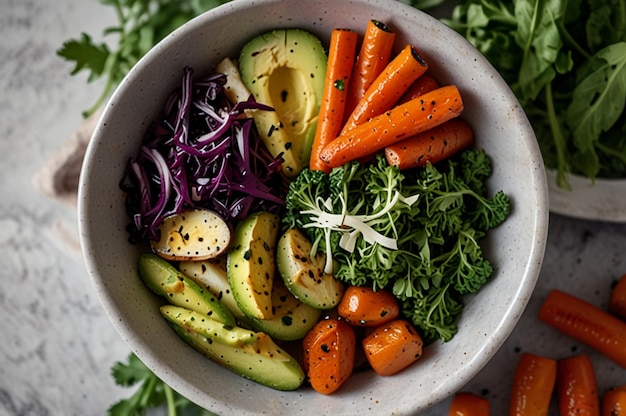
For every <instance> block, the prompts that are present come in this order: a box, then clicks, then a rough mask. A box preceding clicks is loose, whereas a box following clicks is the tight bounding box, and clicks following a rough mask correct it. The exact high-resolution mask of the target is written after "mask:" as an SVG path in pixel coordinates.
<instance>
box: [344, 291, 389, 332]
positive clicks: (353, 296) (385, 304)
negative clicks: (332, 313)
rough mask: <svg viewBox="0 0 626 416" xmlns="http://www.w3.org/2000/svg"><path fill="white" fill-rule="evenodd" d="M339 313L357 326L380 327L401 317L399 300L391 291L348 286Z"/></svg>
mask: <svg viewBox="0 0 626 416" xmlns="http://www.w3.org/2000/svg"><path fill="white" fill-rule="evenodd" d="M337 313H338V314H339V316H341V317H342V318H344V319H345V320H346V321H347V322H348V323H349V324H352V325H355V326H367V327H371V326H378V325H382V324H384V323H387V322H389V321H392V320H394V319H396V318H397V317H398V315H400V306H399V305H398V300H397V298H396V297H395V296H394V295H393V294H392V293H391V292H389V291H387V290H384V289H380V290H376V291H375V290H374V289H372V288H371V287H368V286H348V288H347V289H346V290H345V292H344V294H343V297H342V298H341V301H340V302H339V305H338V306H337Z"/></svg>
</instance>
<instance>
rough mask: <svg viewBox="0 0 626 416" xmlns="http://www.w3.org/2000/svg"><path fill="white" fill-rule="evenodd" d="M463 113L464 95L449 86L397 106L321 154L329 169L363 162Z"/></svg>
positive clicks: (337, 139)
mask: <svg viewBox="0 0 626 416" xmlns="http://www.w3.org/2000/svg"><path fill="white" fill-rule="evenodd" d="M462 111H463V100H462V98H461V93H460V92H459V90H458V89H457V87H456V86H454V85H447V86H445V87H441V88H438V89H436V90H434V91H431V92H429V93H426V94H424V95H423V96H421V97H418V98H415V99H413V100H411V101H408V102H406V103H404V104H401V105H398V106H396V107H394V108H392V109H391V110H389V111H386V112H385V113H383V114H381V115H378V116H376V117H374V118H372V119H371V120H369V121H367V122H365V123H363V124H360V125H358V126H357V127H355V128H354V129H352V130H350V131H349V132H348V133H346V134H345V135H344V134H342V135H341V136H339V137H337V138H336V139H335V140H333V141H331V142H330V143H329V144H328V145H326V147H324V149H322V152H321V153H320V158H321V159H322V160H323V161H324V162H325V163H327V164H328V166H329V167H330V168H333V167H337V166H341V165H343V164H345V163H347V162H349V161H351V160H357V159H361V158H363V157H365V156H368V155H371V154H373V153H376V152H378V151H379V150H381V149H383V148H385V147H387V146H390V145H392V144H394V143H397V142H399V141H400V140H403V139H406V138H408V137H411V136H414V135H416V134H418V133H421V132H423V131H426V130H429V129H432V128H433V127H436V126H438V125H440V124H442V123H445V122H446V121H448V120H450V119H452V118H454V117H457V116H458V115H459V114H461V112H462Z"/></svg>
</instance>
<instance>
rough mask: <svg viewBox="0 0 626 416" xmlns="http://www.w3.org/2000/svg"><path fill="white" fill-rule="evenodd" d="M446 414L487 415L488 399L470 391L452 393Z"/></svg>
mask: <svg viewBox="0 0 626 416" xmlns="http://www.w3.org/2000/svg"><path fill="white" fill-rule="evenodd" d="M448 416H489V400H487V399H485V398H484V397H480V396H477V395H476V394H473V393H470V392H459V393H457V394H455V395H454V398H453V399H452V403H451V404H450V410H449V412H448Z"/></svg>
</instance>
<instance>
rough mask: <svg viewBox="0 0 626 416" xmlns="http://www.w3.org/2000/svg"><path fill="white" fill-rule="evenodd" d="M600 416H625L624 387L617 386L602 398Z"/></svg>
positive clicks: (625, 397) (625, 388)
mask: <svg viewBox="0 0 626 416" xmlns="http://www.w3.org/2000/svg"><path fill="white" fill-rule="evenodd" d="M601 414H602V416H626V385H622V386H617V387H614V388H612V389H610V390H608V391H607V392H606V393H604V396H602V413H601Z"/></svg>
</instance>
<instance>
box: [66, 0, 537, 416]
mask: <svg viewBox="0 0 626 416" xmlns="http://www.w3.org/2000/svg"><path fill="white" fill-rule="evenodd" d="M290 10H291V11H290ZM261 15H263V16H266V18H265V19H264V22H266V21H268V22H269V21H271V22H272V23H271V27H272V28H273V27H296V26H297V27H305V28H308V29H310V30H311V31H313V32H316V33H318V34H320V37H322V38H323V40H325V41H327V38H326V39H324V36H327V35H328V32H327V31H321V29H322V27H324V25H328V27H331V26H332V27H337V26H343V27H346V26H351V27H354V28H355V29H357V30H360V31H362V30H363V28H364V22H365V21H367V20H368V19H369V18H375V19H378V20H382V21H385V22H386V23H388V24H389V25H391V26H392V27H399V28H401V29H400V30H399V31H400V32H402V33H403V35H402V36H399V37H398V42H402V40H403V39H404V37H412V38H414V39H415V42H416V43H418V45H417V46H418V47H420V48H421V49H422V50H423V51H424V53H425V55H426V56H430V57H431V61H430V63H431V67H432V68H433V69H435V70H436V71H437V74H438V75H439V76H440V81H442V82H444V83H445V82H448V81H449V80H452V79H454V80H455V81H458V83H457V82H455V83H457V84H458V85H460V87H461V90H462V94H464V97H465V101H466V112H465V114H467V115H468V117H469V116H472V117H473V115H474V114H481V112H487V111H493V112H494V113H493V116H489V117H486V118H484V117H483V118H481V119H480V120H481V121H480V123H478V122H476V124H477V125H476V130H477V137H478V139H477V143H478V145H479V146H483V145H484V147H485V148H486V149H487V150H488V152H490V155H492V156H493V159H494V173H493V177H492V179H491V180H490V183H489V185H490V188H492V189H503V190H504V191H505V192H506V193H508V194H509V195H510V196H511V197H512V212H511V215H510V217H509V219H508V220H507V222H505V224H503V225H502V226H501V227H499V228H498V229H496V230H493V231H492V232H491V233H490V236H489V238H488V239H487V240H486V242H485V247H484V250H485V253H486V255H487V257H488V258H489V259H490V261H492V263H493V264H494V266H495V268H496V272H495V273H494V276H493V278H492V279H491V280H490V282H489V283H488V284H487V285H486V286H485V287H484V288H483V289H482V290H481V292H480V293H479V294H478V295H476V296H471V297H468V298H467V299H466V306H465V311H464V313H463V314H462V316H461V318H460V320H459V322H458V324H459V333H458V334H457V336H456V337H455V338H454V339H453V340H452V341H450V342H449V343H445V344H440V343H436V344H433V345H431V346H429V347H428V348H426V349H425V351H424V355H423V357H422V358H421V361H420V362H419V363H418V364H416V365H415V366H412V367H411V368H410V369H407V370H406V371H403V372H401V373H400V374H397V375H395V376H393V377H387V378H382V377H378V376H376V375H374V374H373V373H371V372H365V373H360V375H355V376H354V377H352V378H351V379H350V380H349V381H348V382H347V383H346V384H345V385H344V386H342V389H341V390H340V391H339V392H337V393H336V394H334V395H332V396H324V395H320V394H317V393H315V392H313V391H311V390H310V389H307V388H305V389H301V390H298V391H295V392H278V391H275V390H272V389H268V388H265V387H263V386H259V385H257V384H255V383H253V382H250V381H248V380H245V379H243V378H241V377H238V376H235V375H233V374H232V373H230V372H229V371H228V370H225V369H223V368H221V367H219V366H218V365H216V364H215V363H212V362H210V361H209V360H206V359H204V358H203V357H200V356H199V354H197V353H196V352H195V351H192V350H191V349H190V348H189V347H187V346H186V345H185V344H183V342H182V341H181V340H180V339H178V338H177V337H176V336H175V335H174V334H173V332H172V331H171V330H170V329H169V328H168V327H167V324H165V323H164V322H163V319H162V318H160V316H159V314H158V305H159V304H160V301H159V300H157V299H156V297H155V296H153V295H152V294H150V293H148V291H147V290H146V288H145V287H143V286H142V284H141V282H140V281H139V279H138V277H137V272H136V263H135V262H134V261H136V258H137V256H138V253H139V251H140V248H137V247H130V246H129V245H126V244H125V231H124V228H125V221H126V218H125V217H124V210H123V199H122V196H121V193H120V192H119V189H118V188H117V184H118V182H119V180H120V179H121V178H118V177H116V175H111V172H116V173H120V174H121V172H122V169H123V167H124V166H125V163H126V158H127V157H128V156H130V154H132V153H133V152H132V151H131V149H135V151H136V149H137V148H138V140H139V139H138V137H140V132H141V131H143V129H145V128H146V125H147V123H149V121H150V120H151V118H153V117H154V116H155V115H156V112H158V110H159V109H160V108H161V106H162V102H163V100H164V95H166V93H164V92H163V91H165V90H167V89H169V88H171V87H173V86H177V83H178V81H177V80H178V79H180V78H179V77H180V73H179V72H178V71H173V70H169V67H170V66H171V65H174V64H176V65H179V66H180V67H181V68H182V65H184V64H185V63H188V62H193V61H194V60H196V61H197V59H199V58H198V57H197V56H195V52H198V48H204V49H201V50H205V49H206V50H209V51H212V52H213V55H212V58H211V59H212V60H213V63H214V62H216V61H217V60H219V59H220V54H222V55H229V54H232V53H234V51H235V50H237V49H238V47H240V46H241V45H239V46H238V47H235V46H231V48H230V51H225V50H220V49H219V46H217V47H216V46H215V45H213V44H212V42H213V40H214V39H215V38H217V35H218V34H221V33H229V36H230V35H232V36H234V37H236V36H239V38H240V39H239V41H241V40H243V38H244V37H248V38H249V36H250V34H252V33H253V32H254V31H251V30H249V28H248V29H246V28H247V26H246V22H247V20H246V19H250V21H252V19H253V18H255V19H256V20H258V16H261ZM268 15H269V16H270V17H267V16H268ZM228 16H231V17H234V19H235V20H236V24H234V23H232V22H231V26H229V31H227V30H226V27H225V26H224V27H222V26H223V25H225V24H226V23H225V20H224V19H227V17H228ZM254 16H256V17H254ZM256 20H255V21H256ZM261 24H262V25H265V27H266V28H270V26H268V23H261ZM220 30H221V31H220ZM246 30H247V31H246ZM259 30H261V28H256V29H255V31H256V32H257V33H258V31H259ZM320 31H321V32H320ZM192 32H193V33H204V34H205V36H206V33H210V34H213V35H215V37H211V38H210V41H209V40H207V39H205V40H207V42H206V44H203V45H201V46H197V45H195V44H194V45H192V44H191V42H187V43H185V40H186V39H187V38H188V37H189V36H191V35H190V34H191V33H192ZM243 32H245V36H244V33H243ZM423 37H431V38H432V41H430V42H422V43H421V44H419V42H418V39H422V38H423ZM444 43H445V45H446V47H445V48H444V49H443V50H442V49H438V47H437V45H441V44H444ZM447 65H450V66H454V67H458V68H459V69H462V70H460V71H458V72H456V73H451V72H450V70H449V69H447ZM168 71H169V72H168ZM157 73H158V74H159V76H152V77H151V76H150V75H153V74H157ZM181 73H182V72H181ZM157 80H158V82H157ZM491 87H495V89H494V90H491ZM158 91H161V93H157V92H158ZM485 91H493V94H491V95H489V96H485ZM138 108H140V109H141V111H139V110H138ZM145 108H150V110H145ZM483 138H484V140H483ZM78 204H79V205H78V206H79V208H78V209H79V231H80V238H81V244H82V248H83V253H84V256H85V262H86V265H87V270H88V272H89V275H90V277H91V279H92V281H93V283H94V287H95V290H96V292H97V294H98V296H99V298H100V300H101V303H102V305H103V308H104V309H105V311H106V312H107V314H108V315H109V317H110V319H111V321H112V323H113V324H114V326H115V327H116V329H117V330H118V332H119V333H120V335H121V336H122V338H123V339H124V340H125V341H126V342H127V343H128V344H129V346H130V348H131V349H132V350H133V351H134V352H135V353H136V354H137V356H138V357H139V358H140V359H141V360H142V361H143V362H144V363H145V364H146V365H147V366H148V367H149V368H151V369H152V370H153V371H154V372H155V374H156V375H157V376H159V377H160V378H161V379H163V380H164V381H165V382H167V383H168V384H169V385H170V386H172V387H173V388H174V389H175V390H177V391H179V392H180V393H182V394H183V395H185V396H186V397H187V398H189V399H190V400H192V401H194V402H196V403H198V404H199V405H201V406H203V407H205V408H206V409H207V410H209V411H211V412H215V413H218V414H228V413H233V412H234V413H235V414H237V415H247V414H250V415H252V414H271V415H281V414H289V415H293V414H310V412H311V410H312V409H315V413H316V414H342V415H349V414H355V415H356V414H359V415H364V414H376V415H379V414H397V415H401V414H415V413H416V412H418V411H421V410H424V409H427V408H428V407H430V406H432V405H434V404H435V403H437V402H439V401H441V400H443V399H444V398H446V397H448V396H449V395H451V394H453V393H454V392H456V391H457V390H458V389H460V388H462V387H463V385H464V384H465V383H466V382H468V381H469V380H470V379H471V378H472V377H473V376H474V375H475V374H476V373H477V372H478V371H480V369H482V368H483V367H484V366H485V365H486V364H487V362H488V361H489V360H490V358H491V357H492V356H493V354H495V352H496V351H497V350H498V349H499V348H500V346H501V345H502V344H503V343H504V341H505V340H506V338H507V337H508V335H509V334H510V333H511V331H512V330H513V328H514V327H515V325H516V324H517V322H518V320H519V318H520V316H521V315H522V312H523V311H524V309H525V307H526V304H527V302H528V300H529V299H530V297H531V295H532V292H533V289H534V287H535V283H536V280H537V277H538V275H539V271H540V267H541V263H542V261H543V255H544V250H545V244H546V238H547V229H548V194H547V184H546V178H545V170H544V167H543V161H542V158H541V154H540V152H539V148H538V146H537V144H536V140H535V136H534V133H533V131H532V128H531V127H530V124H529V123H528V120H527V119H526V117H525V115H524V113H523V111H522V109H521V107H520V106H519V103H518V102H517V100H516V99H515V97H514V95H513V94H512V93H511V91H510V90H509V89H508V87H507V85H506V84H505V83H504V81H503V80H502V79H501V77H499V75H498V74H497V73H496V72H495V70H493V68H492V67H491V66H490V65H489V64H488V62H487V61H486V60H485V58H484V57H483V56H482V55H480V54H479V53H478V52H477V51H476V50H475V49H474V48H472V47H471V46H470V45H469V43H467V42H466V41H465V39H463V38H462V37H461V36H459V35H458V34H456V33H454V32H453V31H452V30H450V29H449V28H447V27H446V26H444V25H443V24H442V23H441V22H439V21H437V20H436V19H434V18H432V17H430V16H428V15H426V14H424V13H421V12H419V11H418V10H416V9H414V8H412V7H409V6H407V5H405V4H402V3H400V2H396V1H394V0H381V1H375V0H346V1H338V0H318V1H313V2H300V1H299V0H284V1H279V0H266V1H263V0H256V1H248V0H236V1H233V2H230V3H227V4H225V5H223V6H220V7H218V8H216V9H213V10H211V11H209V12H207V13H206V14H204V15H202V16H200V17H198V18H196V19H194V20H192V21H190V22H189V23H187V24H185V25H184V26H183V27H181V28H180V29H178V30H177V31H176V32H174V33H173V34H172V35H170V36H169V37H167V38H166V39H165V40H164V41H163V42H161V43H160V44H159V45H157V46H156V47H155V48H154V49H153V50H152V51H150V52H149V53H148V54H147V55H146V56H145V57H144V58H143V59H142V60H141V61H140V62H139V63H138V64H137V65H136V66H135V67H134V68H133V69H132V70H131V71H130V73H129V74H128V76H127V77H126V78H125V79H124V80H123V81H122V83H121V85H120V86H119V87H118V89H117V90H116V91H115V93H114V94H113V96H112V97H111V100H110V101H109V102H108V103H107V105H106V107H105V109H104V112H103V115H102V117H101V119H100V121H99V123H98V126H97V128H96V131H95V133H94V137H93V139H92V141H91V143H90V144H89V147H88V149H87V153H86V157H85V162H84V165H83V168H82V171H81V178H80V184H79V202H78Z"/></svg>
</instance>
